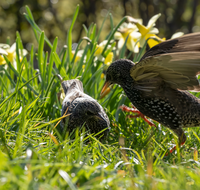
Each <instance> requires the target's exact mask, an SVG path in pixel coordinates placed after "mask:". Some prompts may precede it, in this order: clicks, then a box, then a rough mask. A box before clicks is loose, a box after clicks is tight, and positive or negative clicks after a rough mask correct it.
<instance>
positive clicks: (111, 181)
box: [0, 6, 200, 190]
mask: <svg viewBox="0 0 200 190" xmlns="http://www.w3.org/2000/svg"><path fill="white" fill-rule="evenodd" d="M78 12H79V7H78V6H77V9H76V11H75V13H74V17H73V19H72V23H71V26H70V28H69V31H68V34H67V39H66V44H67V45H66V46H64V47H63V48H58V38H59V36H58V38H55V40H54V41H53V43H51V42H50V41H49V40H48V39H47V37H46V36H45V32H44V31H42V30H41V29H40V28H39V27H38V25H37V23H35V21H34V18H33V16H32V13H31V11H30V9H29V8H28V7H26V13H25V14H24V16H25V17H26V19H27V22H29V24H30V25H31V26H32V29H33V32H34V34H35V37H36V40H37V42H38V45H37V46H36V47H34V46H33V45H32V47H31V51H30V52H27V51H26V50H23V49H24V47H23V42H22V41H21V38H20V34H19V33H18V32H17V33H16V46H12V47H13V48H11V47H10V46H11V44H10V42H9V40H8V45H10V46H8V47H6V45H4V46H3V45H2V46H0V47H1V48H3V49H6V50H8V49H9V51H7V53H5V52H3V51H2V52H0V53H1V54H2V56H1V59H2V60H1V59H0V61H2V63H1V65H0V80H1V85H0V92H1V96H0V97H1V99H0V121H1V123H0V143H1V147H0V162H1V164H0V182H1V183H0V189H12V190H13V189H42V190H43V189H48V190H50V189H54V190H56V189H73V190H75V189H82V190H86V189H120V190H121V189H163V190H164V189H166V190H170V189H172V190H175V189H187V190H190V189H195V190H196V189H199V188H200V178H199V175H200V162H199V157H198V152H199V150H200V144H199V142H200V136H199V133H200V128H187V129H185V133H186V136H187V141H186V143H185V145H184V146H182V147H178V146H177V150H176V151H174V152H173V153H171V154H168V155H167V156H166V153H167V152H168V151H169V150H170V149H171V148H172V147H173V146H175V145H178V143H177V142H178V139H177V137H176V136H175V135H174V134H173V133H172V132H171V131H170V130H169V129H167V128H165V127H164V126H161V125H160V124H158V123H156V122H154V123H155V124H156V126H157V128H155V127H150V126H149V125H148V124H147V123H146V122H144V121H143V120H142V119H141V118H137V119H128V118H127V115H128V114H127V113H124V112H122V110H120V109H119V107H120V106H121V105H122V104H125V105H128V106H131V103H130V101H129V100H128V98H127V97H126V95H125V93H124V92H123V90H122V88H120V87H119V86H117V85H114V86H113V88H112V89H111V92H110V93H109V94H108V95H107V96H106V97H105V98H103V99H100V92H101V88H102V86H103V84H104V82H105V75H104V73H105V70H106V68H107V67H108V65H109V64H110V62H111V61H114V60H116V59H120V58H129V59H132V60H133V61H134V62H137V61H138V60H139V59H140V58H141V57H142V55H143V54H144V52H145V49H146V45H147V43H148V40H146V41H145V43H144V44H143V47H142V48H140V49H139V47H138V50H139V52H137V48H136V46H137V44H136V41H137V39H136V40H135V41H134V42H135V44H134V47H132V49H131V47H130V46H127V45H128V44H129V38H128V37H127V36H126V37H125V38H124V44H122V47H121V48H119V46H118V45H119V42H118V44H117V43H116V40H115V39H116V36H115V35H116V31H117V30H118V29H119V28H120V27H121V26H122V25H123V23H124V22H125V21H126V22H127V21H130V20H131V19H130V18H129V17H124V18H122V20H121V21H120V22H119V24H118V25H117V26H114V24H113V18H112V15H111V14H108V15H107V17H106V18H105V19H109V20H110V27H111V30H110V33H109V34H108V35H107V37H106V39H105V41H103V42H99V37H100V35H101V32H102V30H103V28H104V22H103V23H102V27H101V28H100V29H98V30H97V28H96V25H95V24H92V25H91V26H90V27H89V28H86V27H85V26H83V27H84V30H85V37H83V38H82V40H80V41H79V42H77V43H76V44H74V43H73V42H72V35H73V26H74V24H75V21H76V18H77V16H78ZM118 31H119V30H118ZM118 37H119V36H118ZM150 37H151V36H150ZM121 39H122V38H121ZM150 40H154V43H159V42H160V41H162V40H164V39H160V38H158V37H157V36H153V37H152V38H151V39H150ZM149 42H150V41H149ZM30 43H31V42H30ZM149 45H152V44H151V43H150V44H149ZM44 46H48V48H49V49H50V51H48V52H47V51H46V52H45V51H44ZM127 47H128V49H129V51H128V50H127ZM13 49H14V50H13ZM11 50H12V51H11ZM131 50H132V51H131ZM133 55H134V56H133ZM12 56H13V57H14V59H13V57H12ZM3 61H4V62H3ZM3 63H4V64H3ZM35 63H37V64H35ZM57 74H60V75H61V76H62V77H63V78H64V79H65V80H69V79H75V78H78V79H79V80H81V81H82V82H83V87H84V92H85V93H87V94H88V95H90V96H92V97H93V98H95V99H97V100H98V102H99V103H100V104H101V105H102V106H103V107H104V109H105V110H106V112H107V114H108V116H109V119H110V122H111V131H110V133H109V135H108V136H107V138H106V139H104V140H103V141H99V140H98V139H97V138H96V137H95V134H90V135H86V133H87V132H85V131H84V129H83V130H81V131H78V130H76V131H75V132H74V134H73V136H74V138H71V135H70V134H66V136H62V134H60V133H59V132H58V131H59V122H60V120H61V109H62V96H61V94H62V88H61V83H60V81H59V79H58V78H57V77H56V75H57ZM195 95H196V96H199V94H198V93H196V94H195Z"/></svg>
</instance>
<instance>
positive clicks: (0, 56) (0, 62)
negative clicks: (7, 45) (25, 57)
mask: <svg viewBox="0 0 200 190" xmlns="http://www.w3.org/2000/svg"><path fill="white" fill-rule="evenodd" d="M3 55H8V53H7V52H6V51H5V50H4V49H2V48H1V47H0V65H5V64H6V60H5V59H4V57H3Z"/></svg>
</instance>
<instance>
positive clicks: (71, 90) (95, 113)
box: [61, 79, 110, 137]
mask: <svg viewBox="0 0 200 190" xmlns="http://www.w3.org/2000/svg"><path fill="white" fill-rule="evenodd" d="M62 87H63V89H64V92H65V99H64V100H63V103H62V116H63V115H64V114H65V115H68V114H69V120H68V123H67V122H66V118H64V119H62V120H61V130H62V131H64V128H65V127H67V131H69V132H70V133H71V132H72V131H73V130H74V129H76V128H77V127H82V126H83V125H84V126H85V128H86V130H88V131H90V132H91V133H95V134H96V133H99V132H100V131H102V130H103V129H105V130H104V132H103V136H104V137H105V135H106V134H107V133H108V131H109V130H110V121H109V119H108V116H107V115H106V113H105V111H104V110H103V108H102V106H101V105H100V104H99V103H98V102H97V101H96V100H95V99H93V98H92V97H90V96H88V95H87V94H85V93H84V92H83V84H82V82H81V81H79V80H78V79H72V80H67V81H62ZM66 125H67V126H66ZM99 136H102V133H100V134H99Z"/></svg>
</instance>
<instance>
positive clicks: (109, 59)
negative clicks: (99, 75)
mask: <svg viewBox="0 0 200 190" xmlns="http://www.w3.org/2000/svg"><path fill="white" fill-rule="evenodd" d="M112 60H113V52H110V53H108V55H107V56H106V58H105V61H104V63H105V64H106V65H108V66H109V65H110V64H111V63H112Z"/></svg>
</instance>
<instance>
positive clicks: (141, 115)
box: [119, 105, 157, 128]
mask: <svg viewBox="0 0 200 190" xmlns="http://www.w3.org/2000/svg"><path fill="white" fill-rule="evenodd" d="M119 108H120V109H121V110H122V111H125V112H132V113H136V115H128V118H137V117H141V118H142V119H144V121H146V122H147V123H148V124H149V125H150V126H154V127H156V125H155V124H154V123H153V122H151V121H149V120H148V119H147V118H146V117H145V115H143V114H142V113H141V112H140V111H139V110H137V109H136V108H135V107H134V106H132V108H129V107H127V106H125V105H122V106H120V107H119ZM156 128H157V127H156Z"/></svg>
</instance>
